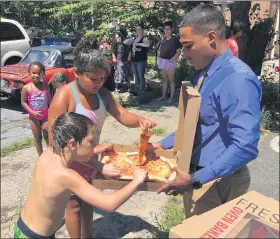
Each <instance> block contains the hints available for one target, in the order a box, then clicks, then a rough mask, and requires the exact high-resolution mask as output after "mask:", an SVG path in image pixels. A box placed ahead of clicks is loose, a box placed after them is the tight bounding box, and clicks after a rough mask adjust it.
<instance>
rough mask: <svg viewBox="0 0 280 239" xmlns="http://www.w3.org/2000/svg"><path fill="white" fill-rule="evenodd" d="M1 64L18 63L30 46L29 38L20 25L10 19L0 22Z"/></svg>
mask: <svg viewBox="0 0 280 239" xmlns="http://www.w3.org/2000/svg"><path fill="white" fill-rule="evenodd" d="M0 32H1V34H0V42H1V53H0V54H1V55H0V56H1V58H0V59H1V66H4V65H12V64H16V63H18V62H19V61H20V60H21V59H22V58H23V57H24V55H25V53H26V52H27V50H28V49H29V48H30V45H31V42H30V38H29V36H28V34H27V32H26V31H25V29H24V28H23V27H22V25H21V24H20V23H19V22H17V21H15V20H11V19H2V18H1V22H0Z"/></svg>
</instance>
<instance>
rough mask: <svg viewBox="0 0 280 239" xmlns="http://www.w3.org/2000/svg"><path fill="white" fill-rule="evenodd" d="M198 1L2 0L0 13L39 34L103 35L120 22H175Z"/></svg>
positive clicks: (155, 25)
mask: <svg viewBox="0 0 280 239" xmlns="http://www.w3.org/2000/svg"><path fill="white" fill-rule="evenodd" d="M198 4H200V3H199V2H175V1H155V2H142V1H133V2H132V1H131V2H126V1H71V2H63V1H47V2H35V1H34V2H25V1H24V2H22V1H5V2H1V5H2V7H1V9H0V15H1V16H2V17H6V18H11V19H15V20H17V21H19V22H20V23H21V24H22V25H24V26H26V27H27V28H29V27H34V28H37V29H38V34H42V35H44V34H55V35H59V34H65V33H70V34H75V33H77V32H80V33H82V34H86V35H95V36H100V37H101V36H103V35H106V34H108V33H110V31H112V30H114V28H115V26H116V25H117V24H118V23H119V22H121V21H122V22H126V23H127V24H128V26H129V28H131V29H133V28H134V27H135V25H137V24H138V23H140V22H143V23H144V25H145V26H146V27H147V28H153V29H157V28H158V27H159V26H161V25H162V21H163V20H165V19H171V20H173V22H174V23H175V25H177V24H178V23H179V22H180V20H181V16H182V14H183V13H185V12H188V11H189V10H190V9H192V8H193V7H195V6H196V5H198Z"/></svg>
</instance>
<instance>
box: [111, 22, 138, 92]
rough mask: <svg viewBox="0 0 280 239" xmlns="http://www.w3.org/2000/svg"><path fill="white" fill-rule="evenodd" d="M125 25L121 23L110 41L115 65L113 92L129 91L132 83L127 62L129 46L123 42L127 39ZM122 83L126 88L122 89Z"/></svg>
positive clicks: (131, 73) (129, 66)
mask: <svg viewBox="0 0 280 239" xmlns="http://www.w3.org/2000/svg"><path fill="white" fill-rule="evenodd" d="M125 27H126V25H125V24H124V23H121V25H120V30H119V32H116V33H115V34H114V38H113V40H112V49H111V51H112V58H113V62H114V63H115V64H116V66H115V72H114V82H115V86H116V88H115V91H116V92H119V91H129V90H130V82H131V81H133V72H132V66H131V62H130V61H129V60H128V55H129V51H130V49H129V46H128V45H125V44H124V43H123V41H124V40H125V39H126V38H127V31H126V28H125ZM124 83H125V84H126V87H125V88H124Z"/></svg>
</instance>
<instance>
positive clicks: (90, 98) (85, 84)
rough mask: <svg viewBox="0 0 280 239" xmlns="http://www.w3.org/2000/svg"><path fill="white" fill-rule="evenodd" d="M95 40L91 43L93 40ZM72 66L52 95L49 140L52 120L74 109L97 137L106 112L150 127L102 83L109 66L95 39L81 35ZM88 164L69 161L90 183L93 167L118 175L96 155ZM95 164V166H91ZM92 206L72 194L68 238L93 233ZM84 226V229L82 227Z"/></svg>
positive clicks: (102, 146)
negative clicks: (71, 73)
mask: <svg viewBox="0 0 280 239" xmlns="http://www.w3.org/2000/svg"><path fill="white" fill-rule="evenodd" d="M93 43H94V44H93ZM74 67H75V68H76V69H75V70H76V80H75V81H74V82H72V83H70V84H67V85H65V86H63V87H62V88H61V89H60V90H59V91H58V92H57V93H56V94H55V96H54V98H53V101H52V104H51V106H50V109H49V141H50V145H52V143H53V138H52V134H51V129H52V125H53V123H54V120H55V118H56V117H58V116H59V115H61V114H63V113H65V112H76V113H79V114H83V115H85V116H87V117H88V118H90V119H91V120H92V121H93V122H94V123H95V126H96V129H97V130H96V134H97V141H96V143H98V141H99V136H100V134H101V131H102V127H103V124H104V121H105V119H106V115H107V112H109V113H110V114H111V115H112V116H113V117H114V118H116V119H117V120H118V121H119V122H120V123H121V124H123V125H125V126H127V127H130V128H136V127H141V128H142V129H144V130H145V129H147V128H152V127H154V126H155V125H156V124H155V122H153V121H151V120H148V119H145V118H143V117H141V116H137V115H135V114H132V113H129V112H128V111H127V110H126V109H124V108H123V107H122V106H121V105H120V104H119V103H118V102H117V101H116V100H115V98H114V97H113V96H112V94H111V93H110V92H109V91H108V90H107V89H106V88H105V87H103V84H104V83H105V81H106V78H107V76H108V75H109V71H110V66H109V64H108V62H107V60H105V59H104V58H103V57H102V56H101V53H100V51H99V50H98V41H97V40H96V39H92V38H90V39H89V38H87V39H82V40H81V41H80V42H79V43H78V44H77V46H76V48H75V51H74ZM111 145H112V144H111V143H103V144H99V145H97V146H96V147H95V148H94V152H93V153H94V154H98V153H99V152H101V151H102V150H103V151H104V149H106V148H110V147H111ZM88 164H89V165H90V167H88V166H85V165H82V164H79V163H72V164H71V165H70V168H72V169H74V170H75V171H77V172H78V173H79V174H80V175H81V176H83V177H84V178H85V180H87V181H88V182H89V183H91V178H92V176H93V173H94V169H96V170H97V171H99V172H101V173H102V174H103V176H105V177H118V176H119V175H120V170H119V169H117V168H115V167H114V166H113V164H106V165H105V166H104V165H103V164H102V163H100V162H98V161H97V160H96V159H95V158H91V159H90V161H89V163H88ZM93 168H94V169H93ZM92 217H93V211H92V206H91V205H89V204H87V203H86V202H83V201H81V199H79V198H78V197H77V196H76V195H72V197H71V199H70V201H69V203H68V205H67V209H66V213H65V224H66V227H67V230H68V233H69V236H70V237H71V238H81V237H83V238H91V237H92ZM81 228H83V230H81Z"/></svg>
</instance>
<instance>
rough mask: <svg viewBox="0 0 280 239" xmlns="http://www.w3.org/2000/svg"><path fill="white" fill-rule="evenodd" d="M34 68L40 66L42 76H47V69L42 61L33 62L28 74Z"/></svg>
mask: <svg viewBox="0 0 280 239" xmlns="http://www.w3.org/2000/svg"><path fill="white" fill-rule="evenodd" d="M32 66H38V67H39V68H40V73H41V74H42V75H45V74H46V68H45V66H44V65H43V64H42V63H41V62H40V61H33V62H32V63H31V64H30V65H29V67H28V72H30V69H31V67H32Z"/></svg>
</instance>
